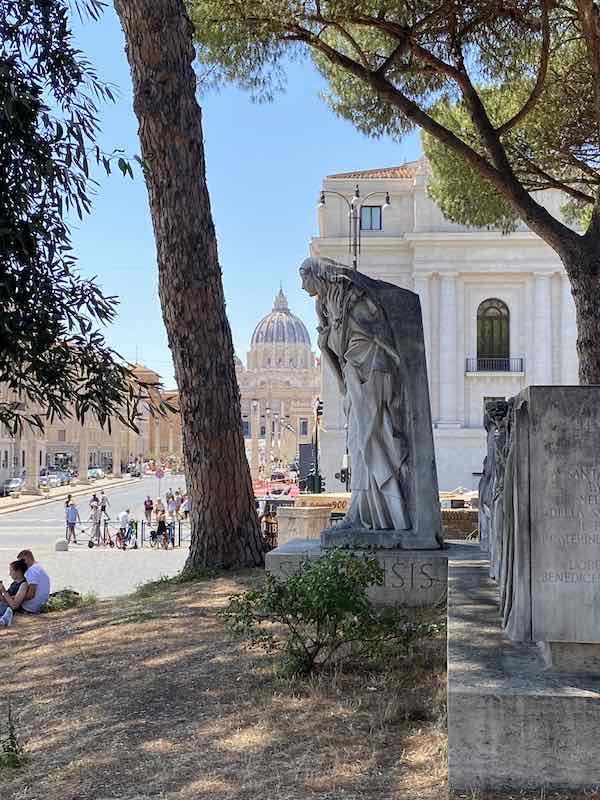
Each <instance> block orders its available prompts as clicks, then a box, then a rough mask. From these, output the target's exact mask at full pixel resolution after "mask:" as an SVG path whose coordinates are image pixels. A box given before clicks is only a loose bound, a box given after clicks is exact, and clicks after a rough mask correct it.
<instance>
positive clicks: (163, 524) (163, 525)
mask: <svg viewBox="0 0 600 800" xmlns="http://www.w3.org/2000/svg"><path fill="white" fill-rule="evenodd" d="M156 520H157V523H158V524H157V526H156V536H157V538H158V540H159V542H161V544H162V546H163V547H164V548H165V550H166V549H167V547H168V546H169V534H168V531H167V520H166V517H165V509H164V508H161V509H160V511H157V512H156Z"/></svg>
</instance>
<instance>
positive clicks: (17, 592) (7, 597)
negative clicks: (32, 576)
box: [0, 559, 27, 627]
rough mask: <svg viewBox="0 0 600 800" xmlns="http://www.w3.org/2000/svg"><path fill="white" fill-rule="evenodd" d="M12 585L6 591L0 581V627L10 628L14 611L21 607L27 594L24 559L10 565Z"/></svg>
mask: <svg viewBox="0 0 600 800" xmlns="http://www.w3.org/2000/svg"><path fill="white" fill-rule="evenodd" d="M8 569H9V572H10V577H11V578H12V583H11V584H10V586H9V587H8V589H6V588H5V587H4V584H3V583H2V581H0V626H1V627H8V626H9V625H10V624H11V623H12V618H13V611H16V610H17V608H19V607H20V605H21V603H22V602H23V600H24V599H25V595H26V593H27V581H26V580H25V573H26V572H27V564H26V563H25V562H24V561H23V560H22V559H17V560H16V561H12V562H11V563H10V564H9V567H8Z"/></svg>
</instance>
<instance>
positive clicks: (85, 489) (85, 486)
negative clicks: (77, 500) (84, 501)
mask: <svg viewBox="0 0 600 800" xmlns="http://www.w3.org/2000/svg"><path fill="white" fill-rule="evenodd" d="M138 480H139V478H131V477H129V476H127V477H123V478H102V479H101V480H97V481H90V482H89V483H79V482H76V483H71V484H70V485H69V486H56V487H55V488H54V489H50V490H49V491H48V492H44V493H43V494H41V495H31V494H22V495H21V496H20V497H0V516H2V515H4V514H10V513H12V512H13V511H21V509H23V508H32V507H35V506H45V505H47V504H48V503H54V502H56V500H64V499H65V498H66V497H67V495H69V494H70V495H73V497H80V496H81V495H86V494H90V495H91V494H93V493H94V492H95V491H97V490H99V489H106V488H110V489H114V488H115V487H117V486H124V485H125V484H134V483H135V482H136V481H138Z"/></svg>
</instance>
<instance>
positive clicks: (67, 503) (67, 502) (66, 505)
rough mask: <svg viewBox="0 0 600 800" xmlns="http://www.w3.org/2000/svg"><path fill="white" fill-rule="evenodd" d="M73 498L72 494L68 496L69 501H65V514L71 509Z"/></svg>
mask: <svg viewBox="0 0 600 800" xmlns="http://www.w3.org/2000/svg"><path fill="white" fill-rule="evenodd" d="M72 496H73V495H71V494H68V495H67V499H66V500H65V513H66V511H67V508H68V507H69V504H70V503H71V498H72Z"/></svg>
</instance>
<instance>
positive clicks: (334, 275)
mask: <svg viewBox="0 0 600 800" xmlns="http://www.w3.org/2000/svg"><path fill="white" fill-rule="evenodd" d="M339 268H340V264H336V263H335V261H331V259H329V258H307V259H305V261H303V262H302V266H301V267H300V277H301V278H302V288H303V289H304V291H305V292H308V294H309V295H310V296H311V297H317V296H321V297H323V296H324V295H325V294H326V293H327V289H328V288H329V286H331V284H332V283H334V282H336V280H339V277H338V270H339Z"/></svg>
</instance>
